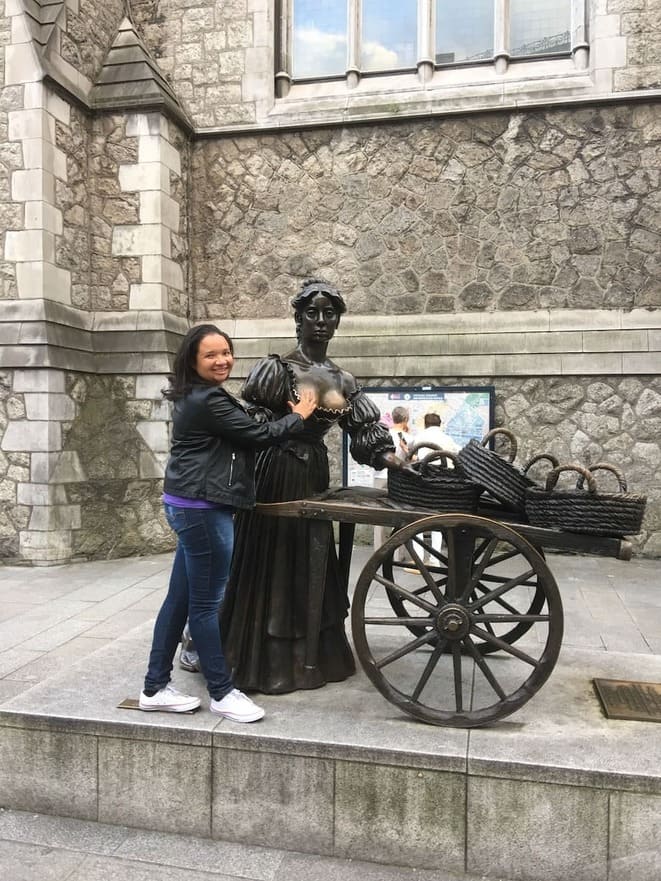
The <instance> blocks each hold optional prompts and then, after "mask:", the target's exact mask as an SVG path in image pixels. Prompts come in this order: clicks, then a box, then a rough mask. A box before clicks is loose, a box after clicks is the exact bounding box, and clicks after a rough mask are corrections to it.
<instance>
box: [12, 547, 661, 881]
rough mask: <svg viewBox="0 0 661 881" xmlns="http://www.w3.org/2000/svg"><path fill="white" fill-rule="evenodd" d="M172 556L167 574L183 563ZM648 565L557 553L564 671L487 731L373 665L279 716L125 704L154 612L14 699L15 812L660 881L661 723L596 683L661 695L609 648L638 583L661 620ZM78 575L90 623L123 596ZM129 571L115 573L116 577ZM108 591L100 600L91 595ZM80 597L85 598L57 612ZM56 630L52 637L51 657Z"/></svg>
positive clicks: (639, 666) (415, 860)
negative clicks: (610, 697)
mask: <svg viewBox="0 0 661 881" xmlns="http://www.w3.org/2000/svg"><path fill="white" fill-rule="evenodd" d="M161 561H162V562H163V565H162V566H161V567H160V568H159V573H160V577H162V579H164V578H166V576H167V568H168V563H169V560H168V559H167V557H166V558H161V560H160V561H159V562H161ZM649 562H650V561H641V564H642V565H640V566H636V563H635V561H634V563H630V564H624V563H620V561H608V560H600V561H596V562H595V561H592V560H588V559H585V560H581V558H561V557H558V558H557V559H555V560H554V561H553V565H552V569H554V571H555V570H560V572H561V575H560V577H558V576H556V577H558V581H559V583H560V584H561V589H562V590H563V598H564V599H565V607H566V611H568V612H569V614H568V615H567V623H568V625H569V626H568V628H567V629H566V640H565V642H563V647H562V650H561V653H560V658H559V660H558V663H557V665H556V667H555V669H554V670H553V673H552V675H551V677H550V679H549V681H548V682H547V683H546V684H545V685H544V686H543V688H542V689H541V690H540V691H539V692H538V693H537V694H535V695H534V697H533V698H532V699H531V700H530V701H529V702H528V703H526V704H525V705H524V706H523V707H522V708H521V709H519V710H518V711H517V712H516V713H515V714H514V715H512V716H510V717H508V718H506V719H503V720H501V721H499V722H496V723H493V724H492V725H490V726H488V727H485V728H476V729H471V730H466V729H453V728H443V727H436V726H431V725H426V724H424V723H422V722H419V721H416V720H414V719H413V718H411V717H410V716H407V715H404V714H403V713H402V712H401V711H400V710H398V709H397V708H396V707H395V706H394V705H393V704H390V703H388V702H387V701H386V700H385V699H384V698H383V697H382V696H381V695H380V693H379V692H378V691H376V690H375V689H374V687H373V686H372V684H371V683H370V682H369V680H368V679H367V677H366V676H365V675H364V673H363V672H362V671H359V672H358V673H357V674H356V675H355V676H354V677H352V678H351V679H349V680H347V681H346V682H343V683H338V684H332V685H328V686H326V687H324V688H321V689H318V690H315V691H307V692H297V693H294V694H291V695H282V696H260V698H259V700H260V702H261V703H262V704H263V706H264V707H265V709H266V717H265V719H264V720H262V721H261V722H258V723H254V724H251V725H239V724H237V723H232V722H229V721H227V720H223V719H219V718H218V717H217V716H213V715H212V714H211V713H210V712H209V711H208V708H207V703H206V700H203V708H202V709H201V710H200V711H198V712H196V713H194V714H187V715H172V714H160V713H149V714H146V713H141V712H139V711H136V710H131V709H119V708H118V704H119V703H121V702H122V701H123V700H124V699H126V698H135V697H137V695H138V693H139V689H140V683H141V678H142V675H143V672H144V664H145V660H146V657H147V653H148V648H149V641H150V637H151V626H152V625H151V618H152V617H153V611H152V612H151V613H150V615H149V616H148V617H146V618H145V620H143V621H142V623H138V624H137V625H136V626H134V627H130V628H126V627H125V628H124V629H123V631H120V632H116V633H115V636H114V637H113V638H108V637H105V638H101V637H98V636H97V638H99V639H102V641H103V645H99V646H98V647H97V648H96V650H94V651H92V652H91V653H89V654H87V655H86V656H85V657H81V658H79V659H78V660H74V659H71V658H70V659H69V660H68V661H67V663H66V664H62V663H59V664H56V665H55V666H53V667H51V669H50V675H48V676H45V677H43V678H42V679H41V681H39V682H36V683H34V684H30V687H27V688H21V689H18V690H17V692H16V693H15V694H13V696H12V695H11V694H10V696H9V697H6V698H5V699H4V700H2V702H0V806H2V807H6V808H11V809H14V810H20V811H34V812H37V813H41V814H56V815H59V816H63V817H74V818H78V819H82V820H94V821H98V822H100V823H106V824H117V825H122V826H129V827H137V828H142V829H150V830H159V831H163V832H175V833H182V834H189V835H194V836H203V837H210V838H214V839H222V840H225V841H235V842H242V843H246V844H253V845H262V846H266V847H278V848H283V849H290V850H292V851H300V852H306V853H313V854H320V855H327V856H334V857H342V858H345V859H356V860H367V861H373V862H382V863H387V864H391V865H393V864H394V865H402V866H408V867H417V868H420V869H439V870H441V869H442V870H444V871H450V872H457V873H461V872H466V873H470V874H471V875H479V874H484V875H488V876H489V877H497V878H504V879H527V881H566V879H567V878H572V881H606V879H607V881H633V879H635V881H658V879H659V877H661V727H660V726H659V725H658V724H656V723H653V722H630V721H616V720H612V719H607V718H606V717H605V715H604V713H603V711H602V708H601V705H600V703H599V701H598V699H597V697H596V694H595V692H594V688H593V685H592V680H593V678H606V679H633V680H642V681H649V682H661V655H659V654H657V653H655V652H654V651H652V650H651V647H650V646H649V644H648V647H647V651H629V652H623V651H612V650H608V649H607V646H605V645H604V643H603V640H602V641H601V643H599V644H596V643H595V633H596V634H599V633H600V624H599V619H600V618H601V619H604V620H603V623H604V625H605V627H606V631H607V632H608V633H610V634H614V633H615V631H616V629H617V624H618V620H617V616H613V610H612V609H611V608H609V603H612V602H614V599H613V595H614V594H616V593H617V590H618V588H617V585H618V584H619V583H621V576H622V574H623V573H628V582H627V584H629V585H630V586H631V585H633V588H632V589H633V590H634V592H635V591H637V596H638V597H639V599H640V598H643V599H644V605H646V606H649V609H650V617H652V610H654V609H656V611H657V613H658V611H659V605H658V604H657V603H658V600H657V596H656V594H655V593H654V580H655V575H656V572H657V569H658V567H657V566H655V565H647V564H648V563H649ZM597 564H598V565H597ZM78 565H79V566H80V567H85V566H88V567H89V569H88V570H87V571H88V572H89V574H90V575H92V573H94V580H93V582H90V583H89V584H88V585H87V587H85V586H81V585H82V581H83V580H84V571H85V570H84V569H83V571H82V573H81V572H80V571H79V570H76V572H75V573H74V572H69V573H62V575H63V577H64V579H63V580H61V582H60V583H61V584H64V583H65V581H66V577H67V575H68V577H69V579H71V578H72V577H73V575H75V576H76V577H79V576H80V578H81V581H80V582H77V581H76V579H75V578H74V580H73V582H71V581H70V582H69V583H70V584H72V585H73V591H74V592H75V591H77V592H78V594H77V600H78V601H79V602H83V603H85V602H90V608H89V609H88V610H87V611H86V612H85V614H88V615H91V614H92V608H93V607H95V608H96V609H97V610H98V608H99V606H98V604H99V603H109V602H111V599H112V598H111V596H110V595H109V594H107V591H104V590H103V589H102V585H103V578H101V579H99V575H98V572H99V571H100V568H101V569H102V567H99V566H98V565H96V564H78ZM95 565H96V568H94V567H95ZM136 565H137V566H139V565H142V564H141V563H140V561H136ZM612 567H615V569H613V568H612ZM627 567H628V568H627ZM67 568H69V567H62V569H67ZM117 568H118V567H112V566H111V565H110V564H107V568H106V575H107V579H106V584H107V583H108V581H109V580H112V579H113V578H114V579H115V580H116V581H117V579H118V575H117V571H116V570H117ZM145 571H147V570H145ZM23 572H24V574H25V575H26V576H27V575H28V574H29V573H30V572H31V570H23ZM613 573H615V574H614V575H613ZM3 574H5V575H7V577H10V578H18V579H19V580H20V573H18V572H17V570H15V569H14V570H4V573H3V570H0V584H2V577H3ZM563 576H564V581H565V585H564V587H563ZM40 577H41V578H46V577H47V576H40ZM609 578H610V579H611V581H612V583H611V584H610V587H609V585H608V584H607V581H608V579H609ZM155 580H157V579H156V573H154V574H153V575H152V576H145V577H144V578H143V579H142V580H141V582H140V583H141V584H147V583H149V589H150V590H152V589H153V591H154V600H155V599H156V597H157V596H160V594H161V591H162V585H161V588H160V589H158V588H155V587H154V582H155ZM572 582H573V586H572ZM117 583H118V584H120V586H121V590H120V591H119V593H122V592H124V591H127V590H133V591H136V590H137V591H140V590H142V591H143V593H142V594H141V595H140V596H138V594H134V596H135V597H136V599H135V602H134V605H136V604H137V605H142V606H145V598H146V596H147V594H146V588H139V587H137V586H136V584H134V583H130V582H129V581H128V580H126V579H125V580H124V581H122V579H121V578H119V581H118V582H117ZM599 587H601V588H602V595H603V605H601V604H600V603H599V602H598V601H597V600H596V599H595V597H597V596H598V594H597V593H596V591H597V589H598V588H599ZM585 590H586V591H587V595H588V597H592V598H591V599H589V600H588V603H587V606H588V607H589V608H590V609H591V612H592V613H594V621H595V622H596V623H595V627H594V628H590V627H586V628H585V629H587V631H588V632H587V633H585V634H584V637H585V640H584V643H585V644H584V643H582V642H581V638H580V637H581V634H580V633H579V631H578V630H575V628H576V627H577V622H580V621H582V620H583V621H584V624H585V623H586V622H585V620H584V612H585V610H584V609H583V608H582V607H581V603H582V602H583V601H584V599H585V597H584V593H583V592H584V591H585ZM591 590H592V591H594V593H591ZM85 591H87V593H85ZM609 591H610V593H609ZM26 592H27V588H26ZM46 593H47V592H46ZM46 593H44V596H45V595H46ZM660 593H661V592H660ZM93 594H94V595H96V596H97V600H96V603H97V605H96V606H94V603H93V601H92V600H84V599H81V597H83V596H91V595H93ZM611 594H613V595H611ZM116 595H117V594H113V596H116ZM66 597H71V591H70V592H69V593H64V594H62V595H60V600H59V601H60V602H63V601H64V598H66ZM659 599H661V597H660V598H659ZM53 603H55V604H56V603H57V600H54V601H53ZM69 603H70V604H72V603H75V600H73V599H71V598H70V599H69ZM625 605H626V604H625ZM634 605H635V603H634ZM115 606H116V607H119V606H121V604H120V603H119V601H118V600H116V601H115ZM72 607H73V606H72ZM129 608H130V607H129ZM125 611H126V610H124V612H125ZM27 614H28V617H29V615H30V612H28V613H27ZM32 614H33V617H34V618H35V619H36V617H38V616H36V615H35V613H34V610H33V611H32ZM78 614H81V613H80V611H79V612H78ZM620 614H622V613H620ZM23 620H25V615H24V616H23ZM88 620H89V621H90V623H91V625H93V626H91V627H90V631H91V632H96V633H97V634H99V633H104V632H105V633H112V632H113V628H112V625H111V624H108V625H107V626H106V629H105V630H104V629H103V627H102V626H101V624H100V619H99V617H98V616H97V618H89V619H88ZM123 620H127V619H126V615H124V619H123ZM631 620H632V619H631V618H630V619H629V621H631ZM4 623H5V624H6V623H7V621H5V622H4ZM42 624H43V621H42ZM624 624H625V622H624V621H622V622H621V626H622V627H624ZM0 627H1V626H0ZM16 627H17V628H19V629H20V621H19V619H18V618H17V620H16ZM60 628H64V629H65V630H66V622H61V624H60ZM99 628H100V629H99ZM72 629H77V628H72ZM56 630H57V627H53V626H51V627H49V628H44V630H43V634H44V635H43V636H42V643H41V644H42V645H45V644H48V639H49V638H50V639H51V641H52V640H53V636H52V632H55V631H56ZM49 631H50V632H51V636H50V637H49V636H48V632H49ZM90 631H88V632H90ZM655 632H656V631H655ZM8 633H10V628H6V629H5V635H7V634H8ZM0 636H2V631H1V629H0ZM35 638H36V637H33V638H32V643H31V644H32V645H33V646H34V645H38V644H39V642H38V641H37V642H35V641H34V640H35ZM77 638H80V629H78V637H77ZM641 638H643V637H642V636H641ZM89 639H94V637H89ZM643 639H644V638H643ZM24 642H25V641H24ZM577 643H578V644H577ZM23 644H24V643H23ZM34 650H35V649H33V651H34ZM38 660H39V659H35V660H34V663H36V662H37V661H38ZM1 661H2V653H0V662H1ZM0 669H1V668H0ZM19 669H20V668H19ZM10 675H11V674H10ZM14 675H16V672H15V673H14ZM25 675H27V674H25ZM0 681H1V680H0ZM14 681H15V682H20V681H21V680H14ZM174 684H175V685H176V686H177V687H179V688H181V689H182V690H186V691H188V692H190V693H193V694H199V695H200V696H201V697H203V699H204V691H205V690H204V684H203V680H202V678H201V677H200V676H199V675H197V674H189V673H186V672H184V671H182V670H178V669H177V670H176V671H175V674H174Z"/></svg>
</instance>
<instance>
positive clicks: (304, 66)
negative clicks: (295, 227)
mask: <svg viewBox="0 0 661 881" xmlns="http://www.w3.org/2000/svg"><path fill="white" fill-rule="evenodd" d="M293 36H294V40H293V42H294V46H293V57H292V67H293V70H292V75H293V76H294V78H297V77H298V78H302V77H316V76H336V75H337V74H343V73H344V72H345V70H346V67H347V4H346V0H340V2H337V0H294V35H293Z"/></svg>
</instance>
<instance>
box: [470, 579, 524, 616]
mask: <svg viewBox="0 0 661 881" xmlns="http://www.w3.org/2000/svg"><path fill="white" fill-rule="evenodd" d="M476 588H479V589H480V590H483V591H484V592H485V593H488V590H489V589H488V588H487V587H484V586H483V585H482V584H477V585H476ZM479 599H480V597H478V596H475V599H474V600H473V602H474V603H476V602H477V601H478V600H479ZM493 602H494V603H496V604H497V605H498V606H500V607H501V608H503V609H506V610H507V611H508V612H511V613H512V614H513V615H516V614H518V611H519V610H518V609H517V608H515V607H514V606H510V604H509V603H508V602H507V600H504V599H503V598H502V597H496V599H495V600H493Z"/></svg>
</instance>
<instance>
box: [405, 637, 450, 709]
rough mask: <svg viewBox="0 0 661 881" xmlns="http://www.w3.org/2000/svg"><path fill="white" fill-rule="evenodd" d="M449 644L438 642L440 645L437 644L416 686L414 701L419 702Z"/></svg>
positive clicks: (441, 640) (444, 640) (442, 641)
mask: <svg viewBox="0 0 661 881" xmlns="http://www.w3.org/2000/svg"><path fill="white" fill-rule="evenodd" d="M447 644H448V641H447V639H440V640H439V641H438V643H437V644H436V646H435V648H434V651H433V652H432V654H431V656H430V658H429V660H428V661H427V663H426V665H425V669H424V670H423V671H422V676H421V677H420V680H419V682H418V684H417V685H416V687H415V688H414V690H413V694H412V695H411V700H412V701H417V699H418V698H419V697H420V694H421V693H422V689H423V688H424V687H425V685H426V684H427V682H428V681H429V677H430V676H431V674H432V673H433V672H434V669H435V668H436V665H437V664H438V661H439V658H440V657H441V655H442V654H443V651H444V649H445V646H446V645H447Z"/></svg>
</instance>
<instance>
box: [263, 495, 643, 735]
mask: <svg viewBox="0 0 661 881" xmlns="http://www.w3.org/2000/svg"><path fill="white" fill-rule="evenodd" d="M258 510H259V512H260V513H262V514H266V515H272V516H279V517H305V518H307V519H309V520H310V521H311V524H310V525H311V542H310V594H309V612H308V641H307V645H306V664H307V665H309V666H315V664H316V658H317V649H318V636H319V625H320V618H321V603H322V596H323V589H324V573H325V571H326V562H327V553H328V544H327V535H328V533H327V529H328V527H327V526H326V525H325V524H324V521H337V522H338V523H339V559H340V566H341V569H342V573H343V576H344V578H345V581H346V583H347V585H348V579H349V567H350V564H351V552H352V548H353V537H354V529H355V525H356V523H366V524H371V525H380V526H389V527H392V528H393V530H394V531H393V533H392V535H391V536H390V538H389V539H388V540H387V541H386V542H385V543H384V544H383V545H382V546H381V547H380V548H378V549H377V550H376V551H375V552H374V553H373V554H372V556H371V557H370V558H369V560H368V561H367V563H366V565H365V567H364V568H363V570H362V572H361V574H360V576H359V578H358V581H357V584H356V587H355V590H354V593H353V598H352V603H351V625H352V634H353V642H354V646H355V649H356V653H357V655H358V658H359V660H360V663H361V664H362V666H363V668H364V670H365V672H366V673H367V675H368V677H369V678H370V680H371V681H372V682H373V684H374V685H375V686H376V688H378V690H379V691H380V692H381V693H382V694H383V695H384V697H385V698H386V699H387V700H389V701H390V702H391V703H393V704H394V705H395V706H397V707H399V708H400V709H401V710H403V711H404V712H406V713H409V714H410V715H412V716H415V717H416V718H418V719H421V720H422V721H424V722H429V723H431V724H434V725H445V726H452V727H457V728H472V727H476V726H479V725H485V724H488V723H490V722H493V721H495V720H496V719H501V718H503V717H504V716H508V715H509V714H510V713H513V712H515V711H516V710H517V709H519V707H521V706H523V704H524V703H526V701H528V700H530V698H531V697H532V696H533V695H534V694H535V693H536V692H537V691H538V690H539V689H540V688H541V686H542V685H543V684H544V682H545V681H546V680H547V679H548V677H549V675H550V673H551V671H552V670H553V667H554V666H555V663H556V660H557V658H558V653H559V651H560V644H561V642H562V632H563V610H562V601H561V598H560V592H559V590H558V586H557V584H556V581H555V579H554V577H553V575H552V574H551V571H550V569H549V567H548V565H547V563H546V561H545V559H544V551H543V548H552V549H557V550H564V551H575V552H581V553H589V554H600V555H604V556H611V557H616V558H618V559H622V560H628V559H630V558H631V544H630V543H629V542H628V541H626V540H624V539H619V538H606V537H600V536H594V535H586V534H578V533H569V532H561V531H560V530H555V529H541V528H538V527H533V526H530V525H528V524H526V523H522V522H519V521H516V520H510V519H509V518H510V516H514V515H509V514H506V513H505V512H503V511H502V509H498V508H495V507H493V506H492V507H491V508H484V509H480V511H479V512H478V515H472V514H462V513H456V514H434V513H433V512H431V511H429V510H415V509H413V508H407V507H404V506H401V505H396V504H395V503H393V502H391V501H390V500H389V499H388V497H387V496H386V494H385V491H383V490H370V489H363V488H352V489H351V488H350V489H340V490H329V491H328V492H326V493H323V494H322V495H320V496H315V497H313V498H309V499H301V500H297V501H292V502H280V503H275V504H261V505H258ZM506 518H507V519H506ZM315 524H319V528H316V526H315Z"/></svg>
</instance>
